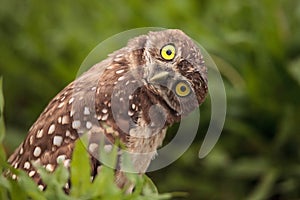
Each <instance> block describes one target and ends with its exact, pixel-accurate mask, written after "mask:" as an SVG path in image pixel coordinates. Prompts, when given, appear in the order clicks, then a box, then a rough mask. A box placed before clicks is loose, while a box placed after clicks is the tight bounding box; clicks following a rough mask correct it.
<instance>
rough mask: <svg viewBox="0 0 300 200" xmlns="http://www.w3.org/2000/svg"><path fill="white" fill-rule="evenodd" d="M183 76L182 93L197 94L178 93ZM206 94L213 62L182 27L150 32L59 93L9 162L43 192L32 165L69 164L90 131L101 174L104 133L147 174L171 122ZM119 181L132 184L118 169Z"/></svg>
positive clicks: (109, 146) (94, 158) (108, 141)
mask: <svg viewBox="0 0 300 200" xmlns="http://www.w3.org/2000/svg"><path fill="white" fill-rule="evenodd" d="M167 44H172V45H173V46H174V47H175V49H176V52H175V54H174V55H175V56H174V58H172V59H170V60H166V59H164V58H163V56H162V53H161V49H162V48H163V47H164V46H165V45H167ZM168 54H169V52H168ZM157 74H160V76H162V77H160V76H156V75H157ZM153 77H156V78H153ZM180 81H183V82H184V84H185V87H188V88H182V91H183V92H184V91H185V90H186V89H190V90H191V91H192V94H190V95H187V96H184V97H182V96H178V95H176V91H174V90H173V88H174V87H175V85H176V84H177V83H178V82H180ZM206 94H207V77H206V67H205V65H204V61H203V56H202V55H201V52H200V50H199V49H198V47H197V46H196V45H195V44H194V42H193V41H192V40H191V39H190V38H189V37H187V36H186V35H185V34H184V33H183V32H182V31H180V30H164V31H159V32H149V33H148V34H147V35H141V36H139V37H136V38H133V39H131V40H130V41H129V42H128V44H127V46H126V47H124V48H122V49H120V50H118V51H115V52H114V53H112V54H111V55H109V56H108V58H107V59H105V60H103V61H102V62H100V63H98V64H96V65H95V66H93V67H92V68H91V69H90V70H88V71H87V72H85V73H84V74H83V75H81V76H80V77H79V78H77V79H76V80H75V81H73V82H72V83H70V84H69V85H68V86H67V87H66V88H65V89H63V90H62V91H61V92H60V93H58V94H57V95H56V97H54V99H53V100H52V101H51V102H50V103H49V105H48V106H47V107H46V109H45V110H44V111H43V113H42V114H41V115H40V116H39V118H38V119H37V121H36V122H35V123H34V124H33V125H32V127H31V128H30V130H29V133H28V136H27V138H26V139H25V141H24V142H23V143H22V144H21V145H20V146H19V147H18V148H17V149H16V151H15V152H14V153H13V154H12V155H11V156H10V158H9V160H8V161H9V163H11V165H12V166H13V167H15V168H20V169H23V170H25V171H27V173H28V174H29V176H30V177H32V178H33V179H34V180H35V182H36V183H37V184H38V185H39V187H40V188H41V189H43V188H44V184H43V182H42V180H41V179H40V176H39V174H38V173H37V171H36V169H35V168H34V167H33V165H32V163H33V162H35V163H38V164H40V165H42V166H44V167H45V168H46V169H47V170H48V171H50V172H52V171H54V170H55V168H56V166H57V163H58V162H63V164H64V166H65V167H69V166H70V162H71V156H72V152H73V148H74V142H75V141H76V140H78V138H80V137H81V136H82V135H84V134H87V135H88V142H89V143H88V146H87V149H88V151H89V153H90V155H91V163H92V176H93V177H94V176H96V175H97V174H98V172H99V169H100V166H101V161H99V160H98V159H97V158H98V153H99V143H100V142H101V140H103V137H101V135H105V136H106V137H105V138H106V139H105V142H104V143H105V144H104V149H103V150H104V151H107V152H109V151H110V150H111V149H112V144H113V143H114V142H115V140H120V141H121V143H123V144H124V145H125V147H126V150H127V151H129V152H132V153H138V154H136V155H135V156H133V157H132V162H133V166H134V167H135V170H136V171H137V172H139V173H145V171H146V170H147V167H148V166H149V164H150V161H151V159H152V158H153V156H154V155H155V153H156V149H157V148H158V147H159V146H160V145H161V144H162V142H163V139H164V137H165V134H166V130H167V127H169V126H170V125H172V124H174V123H175V122H179V121H180V119H181V117H182V116H184V115H187V114H188V113H190V112H191V111H192V110H194V109H195V108H197V107H198V105H199V104H201V103H202V102H203V101H204V99H205V96H206ZM139 153H147V154H139ZM100 174H101V172H100ZM13 178H16V177H15V176H13ZM116 183H117V184H118V185H119V186H120V187H123V185H124V184H125V183H126V178H125V177H124V176H123V174H122V172H121V171H118V170H117V171H116ZM67 187H68V186H67V185H66V189H68V188H67Z"/></svg>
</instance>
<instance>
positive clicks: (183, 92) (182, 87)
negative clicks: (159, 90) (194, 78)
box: [175, 81, 191, 97]
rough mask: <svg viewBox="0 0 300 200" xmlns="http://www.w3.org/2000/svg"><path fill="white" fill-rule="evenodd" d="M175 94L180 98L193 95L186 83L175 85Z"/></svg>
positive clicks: (181, 82)
mask: <svg viewBox="0 0 300 200" xmlns="http://www.w3.org/2000/svg"><path fill="white" fill-rule="evenodd" d="M175 93H176V95H178V96H179V97H186V96H188V95H189V94H190V93H191V88H190V86H189V84H188V83H186V82H185V81H180V82H178V83H176V85H175Z"/></svg>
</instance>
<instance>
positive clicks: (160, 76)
mask: <svg viewBox="0 0 300 200" xmlns="http://www.w3.org/2000/svg"><path fill="white" fill-rule="evenodd" d="M168 75H169V72H166V71H161V72H159V73H157V74H155V75H154V76H152V77H151V78H150V82H157V81H160V80H164V79H166V78H167V77H168Z"/></svg>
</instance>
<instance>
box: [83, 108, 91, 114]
mask: <svg viewBox="0 0 300 200" xmlns="http://www.w3.org/2000/svg"><path fill="white" fill-rule="evenodd" d="M83 114H84V115H89V114H91V113H90V109H89V107H84V110H83Z"/></svg>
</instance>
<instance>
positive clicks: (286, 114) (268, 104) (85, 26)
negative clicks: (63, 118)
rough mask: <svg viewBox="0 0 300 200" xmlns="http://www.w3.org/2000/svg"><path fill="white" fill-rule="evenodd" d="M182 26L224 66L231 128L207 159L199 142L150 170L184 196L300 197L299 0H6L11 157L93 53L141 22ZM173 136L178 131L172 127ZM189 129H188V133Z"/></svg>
mask: <svg viewBox="0 0 300 200" xmlns="http://www.w3.org/2000/svg"><path fill="white" fill-rule="evenodd" d="M148 26H151V27H153V26H155V27H164V28H178V29H182V30H183V31H184V32H186V33H187V34H188V35H189V36H191V37H192V38H193V39H195V40H196V41H198V42H199V43H200V44H201V45H202V46H203V47H204V48H205V49H206V50H207V51H208V52H209V54H210V55H211V57H212V58H213V59H214V61H215V62H216V64H217V66H218V68H219V70H220V72H221V74H222V77H223V79H224V83H225V87H226V93H227V106H228V108H227V117H226V122H225V126H224V130H223V132H222V135H221V137H220V140H219V141H218V143H217V145H216V146H215V148H214V149H213V151H212V152H211V153H210V154H209V155H208V156H207V157H205V158H204V159H199V158H198V151H199V148H200V145H201V141H202V140H203V138H204V135H205V133H206V131H207V126H208V124H209V119H210V102H209V99H208V101H207V102H205V103H204V105H203V106H202V107H201V122H200V129H199V133H198V135H197V138H196V139H195V142H194V143H193V145H192V146H191V147H190V148H189V150H188V151H187V152H186V153H185V154H184V155H183V156H182V157H181V158H180V159H179V160H177V161H176V162H174V163H173V164H171V165H170V166H168V167H166V168H164V169H161V170H159V171H156V172H151V173H149V174H148V175H149V176H150V177H151V178H152V179H153V181H154V182H155V184H156V185H157V187H158V189H159V191H160V192H174V191H184V192H188V194H189V195H188V196H187V197H186V198H185V199H195V200H196V199H274V200H275V199H287V200H293V199H300V1H296V0H251V1H239V0H223V1H217V0H191V1H171V0H166V1H158V0H154V1H134V0H130V1H126V2H125V1H113V0H108V1H100V0H90V1H85V0H78V1H71V0H61V1H41V0H23V1H17V0H0V41H1V43H0V58H1V59H0V74H1V75H2V76H3V78H4V95H5V99H6V105H5V109H6V110H5V118H6V126H7V134H6V139H5V145H6V149H7V152H8V154H10V153H11V152H12V151H13V149H14V148H15V147H16V146H17V145H18V144H19V143H20V142H21V140H23V139H24V138H25V136H26V132H27V130H28V129H29V128H30V126H31V125H32V123H33V122H34V121H35V120H36V118H37V117H38V115H39V114H40V113H41V111H42V110H43V109H44V107H45V106H46V105H47V103H48V102H49V101H50V100H51V98H52V97H53V96H54V95H55V94H56V93H57V92H59V91H60V90H61V89H62V88H64V87H65V86H66V85H67V84H68V83H69V82H71V81H72V80H73V79H74V78H75V77H76V73H77V70H78V68H79V67H80V65H81V63H82V61H83V59H84V58H85V57H86V56H87V55H88V53H89V52H90V51H91V50H92V49H93V48H94V47H95V46H96V45H97V44H98V43H100V42H101V41H103V40H105V39H106V38H108V37H110V36H112V35H114V34H116V33H119V32H121V31H125V30H128V29H132V28H138V27H148ZM170 132H172V131H170ZM187 132H188V130H187Z"/></svg>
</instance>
